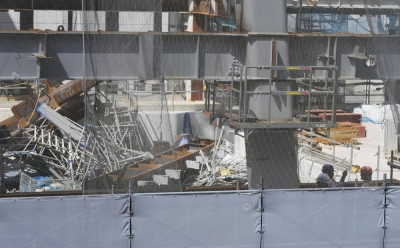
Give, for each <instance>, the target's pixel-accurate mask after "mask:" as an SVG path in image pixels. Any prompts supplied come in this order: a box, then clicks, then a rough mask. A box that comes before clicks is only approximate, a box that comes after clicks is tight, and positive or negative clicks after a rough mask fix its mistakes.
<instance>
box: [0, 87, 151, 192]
mask: <svg viewBox="0 0 400 248" xmlns="http://www.w3.org/2000/svg"><path fill="white" fill-rule="evenodd" d="M97 84H98V82H95V81H85V82H82V81H78V80H73V81H69V82H67V83H62V82H50V81H46V80H45V85H46V87H45V88H44V89H43V90H41V91H39V90H38V89H37V90H36V92H34V91H33V90H32V89H31V86H30V85H29V84H26V88H27V91H28V94H29V97H28V98H27V99H26V100H25V101H24V102H21V103H19V104H18V105H16V106H14V107H13V108H12V111H13V113H14V116H12V117H10V118H8V119H6V120H4V121H2V122H1V123H0V129H1V132H0V143H1V144H2V147H3V148H5V150H4V151H3V152H2V155H3V157H4V164H5V165H8V167H9V171H6V173H8V172H12V171H13V179H12V180H11V178H6V179H8V181H13V182H14V184H12V185H11V184H8V185H7V180H5V182H6V184H5V187H6V189H7V190H8V191H17V190H20V191H21V192H27V191H29V192H33V191H43V190H53V189H54V190H57V189H58V190H61V189H62V190H68V189H81V188H82V184H83V181H84V179H85V178H93V177H96V176H100V175H102V174H105V173H109V172H112V171H115V170H117V169H120V168H122V167H123V166H125V165H128V164H130V163H133V162H134V161H137V160H140V159H146V158H152V157H153V156H152V155H151V154H150V153H148V152H143V151H140V150H137V149H136V148H138V147H139V148H140V144H138V142H139V143H140V139H139V138H138V136H139V130H138V127H137V123H136V113H135V112H133V111H127V110H126V109H123V110H121V109H118V108H117V107H115V104H110V103H109V102H108V105H109V106H108V108H107V111H109V112H111V113H108V116H109V118H108V120H107V123H106V122H105V121H102V120H100V119H97V118H96V116H104V111H105V108H104V106H102V105H105V104H104V103H102V102H104V100H103V101H101V99H99V97H98V96H95V98H96V101H94V102H95V103H96V105H97V106H95V105H94V104H93V105H92V104H87V105H86V106H85V101H84V97H83V94H82V92H83V89H84V88H85V87H86V88H87V89H90V88H92V87H95V86H96V85H97ZM106 101H107V99H106ZM106 103H107V102H106ZM86 113H88V114H87V115H89V117H87V116H86ZM85 118H86V120H85ZM79 123H86V125H83V124H79ZM11 168H12V169H11ZM43 180H44V181H43ZM16 181H19V182H20V184H21V185H15V182H16ZM10 185H11V186H10ZM3 187H4V186H3ZM2 190H3V191H4V189H2Z"/></svg>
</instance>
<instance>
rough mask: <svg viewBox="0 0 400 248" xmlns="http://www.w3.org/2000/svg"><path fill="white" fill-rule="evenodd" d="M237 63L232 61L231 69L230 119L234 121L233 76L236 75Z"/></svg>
mask: <svg viewBox="0 0 400 248" xmlns="http://www.w3.org/2000/svg"><path fill="white" fill-rule="evenodd" d="M234 71H235V65H234V64H233V63H232V71H231V74H232V75H231V89H230V92H229V121H230V122H231V121H232V109H233V106H232V105H233V91H232V89H233V77H234V74H235V73H234Z"/></svg>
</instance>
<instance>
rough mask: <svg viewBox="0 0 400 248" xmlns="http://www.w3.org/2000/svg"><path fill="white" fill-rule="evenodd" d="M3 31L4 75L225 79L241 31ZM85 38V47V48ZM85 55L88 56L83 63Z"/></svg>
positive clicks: (0, 74) (240, 44)
mask: <svg viewBox="0 0 400 248" xmlns="http://www.w3.org/2000/svg"><path fill="white" fill-rule="evenodd" d="M82 37H83V36H82V33H78V32H76V33H72V32H58V33H57V32H53V33H33V32H14V33H11V32H4V33H0V79H1V80H13V79H21V80H28V79H29V80H30V79H38V78H48V79H58V80H63V79H82V78H93V79H98V80H119V79H121V80H123V79H154V78H165V79H197V78H204V79H221V78H227V79H229V78H230V77H229V76H228V73H229V68H230V67H231V65H232V62H233V59H234V58H237V59H238V60H239V61H240V60H243V59H244V54H245V49H246V37H245V36H243V35H181V34H161V33H117V32H111V33H101V34H100V33H91V34H85V40H84V41H83V38H82ZM83 43H85V51H83ZM84 55H85V61H86V63H84V62H83V61H84Z"/></svg>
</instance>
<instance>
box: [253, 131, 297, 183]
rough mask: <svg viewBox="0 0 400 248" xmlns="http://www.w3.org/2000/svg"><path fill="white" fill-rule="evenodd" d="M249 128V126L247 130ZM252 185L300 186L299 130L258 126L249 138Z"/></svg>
mask: <svg viewBox="0 0 400 248" xmlns="http://www.w3.org/2000/svg"><path fill="white" fill-rule="evenodd" d="M246 132H248V130H246ZM246 160H247V176H248V180H249V189H258V188H259V183H260V181H261V177H263V178H264V185H263V186H264V188H265V189H291V188H298V183H299V179H298V176H297V130H296V129H257V130H255V131H254V132H252V133H251V134H250V135H249V136H248V139H247V142H246Z"/></svg>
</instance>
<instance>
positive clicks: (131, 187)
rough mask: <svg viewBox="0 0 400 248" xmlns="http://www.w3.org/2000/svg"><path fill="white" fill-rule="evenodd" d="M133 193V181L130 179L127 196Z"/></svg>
mask: <svg viewBox="0 0 400 248" xmlns="http://www.w3.org/2000/svg"><path fill="white" fill-rule="evenodd" d="M132 192H133V181H132V179H130V180H129V194H130V195H131V194H132Z"/></svg>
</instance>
